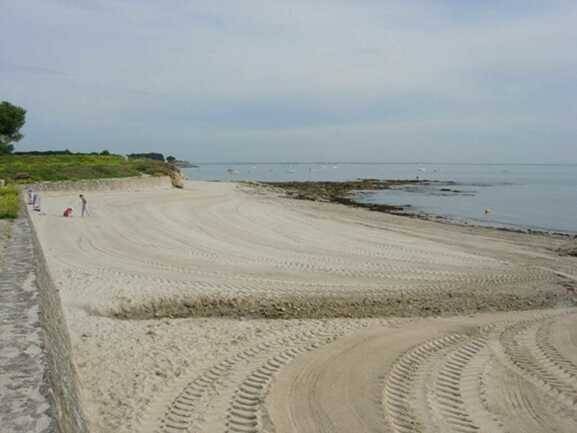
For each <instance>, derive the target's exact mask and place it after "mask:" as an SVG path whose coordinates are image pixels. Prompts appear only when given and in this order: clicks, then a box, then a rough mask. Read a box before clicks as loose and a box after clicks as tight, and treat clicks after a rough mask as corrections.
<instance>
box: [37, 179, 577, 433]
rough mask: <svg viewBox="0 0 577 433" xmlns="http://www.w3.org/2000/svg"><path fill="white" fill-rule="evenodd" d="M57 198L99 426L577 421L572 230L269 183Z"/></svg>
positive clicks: (53, 211)
mask: <svg viewBox="0 0 577 433" xmlns="http://www.w3.org/2000/svg"><path fill="white" fill-rule="evenodd" d="M86 195H87V199H88V206H89V212H90V216H88V217H86V218H81V217H79V215H78V212H76V214H75V215H74V216H73V218H63V217H62V216H61V214H62V211H63V209H65V208H66V207H73V208H74V209H75V211H76V210H77V209H79V199H78V194H77V193H74V192H47V193H45V194H44V195H43V205H44V209H43V213H42V214H34V215H32V220H33V223H34V226H35V228H36V230H37V232H38V235H39V238H40V241H41V244H42V247H43V250H44V252H45V255H46V259H47V261H48V265H49V268H50V271H51V273H52V276H53V279H54V280H55V282H56V284H57V287H58V289H59V291H60V296H61V298H62V302H63V308H64V314H65V317H66V320H67V323H68V326H69V328H70V333H71V338H72V343H73V360H74V363H75V365H76V367H77V369H78V372H79V376H80V385H81V394H82V400H83V401H82V403H83V407H84V409H85V411H86V415H87V417H88V421H89V423H90V427H91V431H92V432H93V433H113V432H114V433H160V432H164V433H168V432H199V433H200V432H202V433H217V432H218V433H219V432H276V433H285V432H286V433H288V432H298V433H301V432H302V433H304V432H307V433H309V432H343V433H344V432H365V431H366V432H369V431H370V432H379V431H380V432H443V433H444V432H453V431H455V432H457V431H458V432H519V433H521V432H552V431H557V432H567V433H570V432H571V433H573V432H575V431H577V399H576V398H575V396H577V326H576V325H577V308H575V293H574V290H575V288H576V287H577V261H576V260H577V259H576V258H575V257H568V256H560V255H559V254H558V253H557V249H558V248H560V247H562V246H563V244H564V243H565V242H566V240H565V239H562V238H560V237H554V236H546V235H527V234H522V233H509V232H503V231H497V230H494V229H487V228H475V227H465V226H456V225H448V224H441V223H437V222H429V221H423V220H417V219H412V218H407V217H402V216H394V215H387V214H383V213H378V212H370V211H368V210H366V209H355V208H349V207H346V206H342V205H338V204H330V203H319V202H309V201H298V200H292V199H289V198H286V197H283V196H282V195H281V194H280V193H278V192H275V191H274V190H270V189H267V188H261V187H258V186H249V185H242V184H237V183H226V182H188V183H187V184H186V185H185V188H184V189H183V190H177V189H172V188H169V187H166V188H164V187H157V188H148V189H140V190H133V191H108V192H91V193H87V194H86Z"/></svg>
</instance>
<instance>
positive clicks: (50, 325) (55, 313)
mask: <svg viewBox="0 0 577 433" xmlns="http://www.w3.org/2000/svg"><path fill="white" fill-rule="evenodd" d="M24 213H25V214H26V218H27V219H28V224H29V225H30V229H31V230H30V231H31V236H30V238H31V242H32V248H33V250H34V258H35V264H36V284H37V286H38V299H39V304H40V320H41V323H42V327H43V329H44V338H45V346H46V348H47V355H48V356H47V358H48V371H47V379H48V383H49V385H50V389H51V396H52V405H53V413H54V418H55V420H56V424H57V426H58V430H59V432H60V433H87V432H88V428H87V423H86V419H85V417H84V414H83V411H82V408H81V405H80V398H79V397H80V395H79V385H78V376H77V372H76V368H75V366H74V363H73V362H72V357H71V342H70V334H69V333H68V327H67V325H66V320H65V318H64V314H63V311H62V304H61V300H60V295H59V294H58V289H57V288H56V286H55V284H54V282H53V280H52V277H51V275H50V272H49V270H48V265H47V263H46V259H45V257H44V253H43V252H42V248H41V246H40V242H39V241H38V237H37V235H36V231H35V229H34V226H33V225H32V223H31V221H30V218H29V214H28V211H27V210H25V211H24Z"/></svg>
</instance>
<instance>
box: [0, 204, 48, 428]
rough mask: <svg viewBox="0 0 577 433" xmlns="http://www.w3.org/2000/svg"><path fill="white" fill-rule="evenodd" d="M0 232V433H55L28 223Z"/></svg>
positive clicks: (9, 224) (7, 224) (4, 223)
mask: <svg viewBox="0 0 577 433" xmlns="http://www.w3.org/2000/svg"><path fill="white" fill-rule="evenodd" d="M24 212H25V211H23V212H22V213H24ZM0 229H1V230H2V232H1V233H0V431H1V432H2V433H19V432H26V433H55V432H57V431H58V429H57V425H56V422H55V416H54V412H55V411H54V405H53V404H51V402H52V400H53V399H52V398H51V390H50V387H49V385H48V374H47V373H48V356H47V347H46V340H45V338H44V335H43V328H42V320H41V319H40V312H39V304H40V299H39V293H38V287H37V285H36V281H35V275H34V248H33V245H32V240H31V228H30V224H29V221H28V220H27V219H26V217H25V216H22V215H21V216H20V218H18V219H17V220H15V221H13V222H8V221H0Z"/></svg>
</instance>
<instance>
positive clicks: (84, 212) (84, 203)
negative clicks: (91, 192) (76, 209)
mask: <svg viewBox="0 0 577 433" xmlns="http://www.w3.org/2000/svg"><path fill="white" fill-rule="evenodd" d="M80 200H82V212H81V213H80V215H81V216H88V215H89V213H88V207H87V205H86V203H87V202H86V197H84V195H83V194H80Z"/></svg>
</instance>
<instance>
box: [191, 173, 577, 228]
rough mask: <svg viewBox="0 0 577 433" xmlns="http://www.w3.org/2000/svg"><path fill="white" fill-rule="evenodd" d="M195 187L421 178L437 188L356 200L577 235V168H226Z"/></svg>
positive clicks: (362, 196) (369, 193)
mask: <svg viewBox="0 0 577 433" xmlns="http://www.w3.org/2000/svg"><path fill="white" fill-rule="evenodd" d="M184 172H185V174H186V175H187V176H188V177H189V178H190V179H192V180H195V179H196V180H220V181H223V180H224V181H237V180H254V181H344V180H356V179H417V178H418V179H420V180H431V181H435V182H432V183H430V184H429V185H419V186H410V187H400V188H396V189H391V190H383V191H359V192H358V193H357V194H356V196H355V200H357V201H359V202H366V203H381V204H391V205H401V206H408V207H407V209H408V210H409V211H410V212H413V213H415V214H421V215H433V216H439V217H444V218H446V219H448V220H449V221H454V222H457V223H461V224H476V225H489V226H497V227H505V228H512V229H521V230H537V231H549V232H551V231H552V232H563V233H569V234H572V235H576V234H577V164H558V165H552V164H547V165H545V164H430V163H428V164H425V163H343V162H339V163H334V162H333V163H327V162H324V163H323V162H319V163H224V164H223V163H218V164H214V163H213V164H198V167H197V168H187V169H184Z"/></svg>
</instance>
